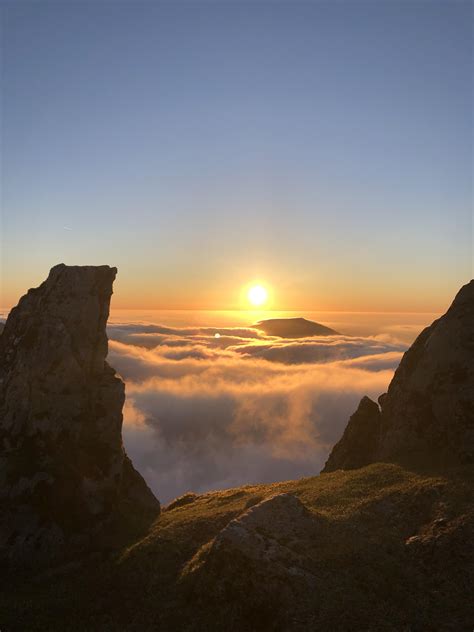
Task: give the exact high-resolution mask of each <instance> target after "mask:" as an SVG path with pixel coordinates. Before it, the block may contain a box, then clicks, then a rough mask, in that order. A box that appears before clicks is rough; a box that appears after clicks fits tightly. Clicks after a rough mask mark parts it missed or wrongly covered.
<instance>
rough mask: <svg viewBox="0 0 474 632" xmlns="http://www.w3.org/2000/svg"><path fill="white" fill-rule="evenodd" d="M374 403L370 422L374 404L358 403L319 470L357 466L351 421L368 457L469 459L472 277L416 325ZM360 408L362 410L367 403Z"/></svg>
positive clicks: (472, 454) (473, 409)
mask: <svg viewBox="0 0 474 632" xmlns="http://www.w3.org/2000/svg"><path fill="white" fill-rule="evenodd" d="M365 400H367V398H364V400H363V402H364V401H365ZM379 403H380V406H381V413H380V416H379V421H378V422H377V421H376V418H377V413H376V411H375V408H373V413H371V414H369V413H368V412H367V413H365V414H364V415H362V416H361V415H359V410H360V406H359V410H358V411H357V413H356V414H355V415H353V417H351V420H350V421H349V426H348V428H347V430H346V432H345V433H344V436H343V438H342V439H341V441H340V442H339V443H338V444H336V446H335V447H334V449H333V451H332V453H331V455H330V457H329V459H328V462H327V464H326V467H325V469H324V470H323V471H324V472H328V471H332V470H335V469H341V468H342V469H344V468H351V467H360V464H359V463H358V455H360V450H361V438H360V437H359V436H358V433H357V432H356V429H357V427H359V428H360V431H361V432H362V433H363V434H364V435H365V441H366V442H367V446H368V448H367V454H366V456H367V458H370V461H371V462H374V461H388V462H400V463H411V464H423V465H443V466H444V465H457V464H464V463H473V462H474V281H471V282H470V283H468V284H467V285H465V286H464V287H462V288H461V290H460V291H459V293H458V294H457V296H456V298H455V299H454V301H453V303H452V305H451V307H450V308H449V310H448V311H447V312H446V314H445V315H444V316H442V317H441V318H439V319H438V320H436V321H434V323H433V324H432V325H430V326H429V327H427V328H426V329H424V330H423V331H422V332H421V334H420V335H419V336H418V338H417V339H416V340H415V342H414V343H413V345H412V346H411V347H410V349H408V351H407V352H406V353H405V354H404V356H403V358H402V360H401V362H400V366H399V367H398V369H397V370H396V372H395V375H394V377H393V380H392V382H391V383H390V386H389V388H388V392H387V393H385V394H384V395H382V396H381V397H379ZM372 404H373V406H376V404H374V403H373V402H372ZM361 405H362V402H361ZM364 409H367V411H368V405H367V404H364ZM356 416H357V417H356ZM364 420H365V421H364ZM370 420H372V421H370ZM356 424H357V425H356ZM370 427H371V428H372V430H370ZM374 445H375V448H373V447H372V446H374ZM370 451H372V457H370ZM367 462H369V461H366V462H365V463H362V465H365V464H366V463H367Z"/></svg>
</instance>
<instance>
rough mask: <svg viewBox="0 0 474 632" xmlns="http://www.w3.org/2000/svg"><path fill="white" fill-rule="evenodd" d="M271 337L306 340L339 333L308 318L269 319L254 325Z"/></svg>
mask: <svg viewBox="0 0 474 632" xmlns="http://www.w3.org/2000/svg"><path fill="white" fill-rule="evenodd" d="M254 327H255V328H256V329H260V330H261V331H263V332H265V333H266V334H267V335H269V336H278V337H279V338H306V337H310V336H335V335H338V332H337V331H335V330H334V329H331V328H330V327H326V326H325V325H320V324H319V323H316V322H314V321H312V320H307V319H306V318H269V319H268V320H260V321H259V322H258V323H256V324H255V325H254Z"/></svg>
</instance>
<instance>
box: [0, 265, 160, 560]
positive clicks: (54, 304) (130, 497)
mask: <svg viewBox="0 0 474 632" xmlns="http://www.w3.org/2000/svg"><path fill="white" fill-rule="evenodd" d="M116 273H117V269H116V268H110V267H109V266H97V267H96V266H83V267H82V266H81V267H80V266H66V265H64V264H60V265H57V266H55V267H54V268H52V270H51V272H50V274H49V277H48V279H47V280H46V281H45V282H44V283H42V284H41V285H40V286H39V287H38V288H35V289H31V290H29V291H28V293H27V294H26V295H25V296H23V297H22V298H21V299H20V302H19V303H18V306H17V307H15V308H14V309H13V310H12V311H11V313H10V315H9V316H8V320H7V322H6V324H5V328H4V330H3V332H2V334H1V336H0V454H1V456H0V503H1V515H0V559H3V560H4V561H8V562H10V563H11V564H14V565H15V564H24V563H26V564H33V565H34V564H37V563H39V564H40V563H41V562H42V561H47V562H48V563H51V562H52V560H54V559H56V558H58V559H60V558H61V557H62V556H63V554H64V553H65V551H67V552H68V553H71V552H72V551H74V550H76V549H77V550H84V549H87V548H89V547H90V546H92V543H93V542H94V541H95V544H94V545H97V537H98V534H99V533H100V531H101V529H103V528H104V527H110V525H111V523H112V522H113V521H114V520H117V521H118V522H120V521H121V520H120V516H121V515H123V514H124V513H126V512H125V510H126V509H128V510H129V513H130V514H133V516H134V519H135V518H136V519H137V520H144V522H147V521H149V520H150V519H151V518H152V517H154V516H156V515H157V514H158V513H159V510H160V505H159V503H158V501H157V500H156V499H155V497H154V496H153V494H152V493H151V491H150V490H149V489H148V487H147V485H146V483H145V481H144V480H143V479H142V477H141V476H140V474H138V472H137V471H136V470H135V469H134V467H133V465H132V464H131V462H130V460H129V458H128V457H127V455H126V454H125V451H124V448H123V444H122V433H121V429H122V406H123V403H124V400H125V392H124V391H125V389H124V384H123V382H122V380H121V379H120V378H119V377H117V375H116V374H115V371H114V370H113V369H112V368H111V367H110V366H109V365H108V364H107V362H106V361H105V357H106V355H107V346H108V345H107V336H106V333H105V327H106V323H107V318H108V314H109V304H110V297H111V295H112V283H113V281H114V279H115V275H116ZM109 537H110V533H109Z"/></svg>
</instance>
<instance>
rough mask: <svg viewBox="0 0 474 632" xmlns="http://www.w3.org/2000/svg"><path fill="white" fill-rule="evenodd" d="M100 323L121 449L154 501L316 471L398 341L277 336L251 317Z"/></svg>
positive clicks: (374, 387) (388, 365) (379, 384)
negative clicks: (121, 391) (238, 322)
mask: <svg viewBox="0 0 474 632" xmlns="http://www.w3.org/2000/svg"><path fill="white" fill-rule="evenodd" d="M108 334H109V338H110V341H109V356H108V361H109V363H110V364H111V365H112V366H113V367H114V368H115V369H116V370H117V372H118V373H119V374H120V375H121V376H122V378H123V379H124V381H125V383H126V393H127V400H126V405H125V409H124V442H125V445H126V449H127V451H128V453H129V455H130V457H131V458H132V460H133V462H134V464H135V466H136V467H137V469H138V470H139V471H140V472H141V473H142V474H143V476H144V477H145V479H146V480H147V482H148V484H149V485H150V487H151V488H152V489H153V491H154V492H155V494H156V495H157V497H158V498H159V499H160V500H161V501H162V502H164V503H166V502H168V501H169V500H171V499H172V498H174V497H176V496H178V495H180V494H182V493H184V492H186V491H195V492H203V491H207V490H210V489H219V488H225V487H233V486H237V485H243V484H247V483H257V482H271V481H277V480H285V479H289V478H298V477H302V476H310V475H315V474H317V473H319V471H320V469H321V468H322V467H323V466H324V463H325V460H326V458H327V456H328V453H329V451H330V449H331V447H332V446H333V445H334V443H335V442H336V441H337V440H338V439H339V438H340V436H341V434H342V431H343V430H344V428H345V426H346V424H347V420H348V418H349V416H350V415H351V414H352V413H353V412H354V410H355V409H356V407H357V405H358V403H359V400H360V399H361V397H362V396H363V395H369V396H370V397H372V398H376V397H377V396H378V395H380V394H381V393H383V392H384V391H385V390H386V389H387V386H388V384H389V382H390V380H391V378H392V375H393V372H394V370H395V368H396V367H397V365H398V363H399V361H400V358H401V356H402V353H403V351H405V349H406V348H407V346H408V345H407V342H406V340H403V339H397V336H396V335H394V333H393V332H392V333H390V332H388V333H386V334H385V335H377V336H372V337H371V336H347V335H346V336H345V335H335V336H329V337H310V338H303V339H281V338H276V337H271V336H266V335H265V334H263V333H262V332H260V331H258V330H257V329H255V328H252V327H224V328H213V327H165V326H160V325H156V324H146V323H114V324H111V325H109V327H108ZM216 334H219V337H216Z"/></svg>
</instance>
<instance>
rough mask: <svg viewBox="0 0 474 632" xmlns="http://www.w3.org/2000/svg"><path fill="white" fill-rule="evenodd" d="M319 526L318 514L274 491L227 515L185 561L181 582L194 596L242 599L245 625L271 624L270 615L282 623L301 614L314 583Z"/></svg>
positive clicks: (239, 601)
mask: <svg viewBox="0 0 474 632" xmlns="http://www.w3.org/2000/svg"><path fill="white" fill-rule="evenodd" d="M325 530H326V523H325V520H324V518H323V517H322V516H319V515H318V514H314V513H312V512H311V511H309V510H308V509H307V508H306V507H305V506H304V505H303V503H302V502H301V501H300V500H299V499H298V498H297V497H296V496H294V495H293V494H289V493H282V494H277V495H275V496H272V497H270V498H268V499H265V500H263V501H261V502H260V503H258V504H257V505H254V506H253V507H251V508H250V509H248V510H247V511H245V512H244V513H243V514H241V515H240V516H238V517H237V518H234V519H233V520H231V521H230V522H229V524H228V525H227V526H226V527H224V529H222V530H221V531H220V533H218V535H217V536H216V537H215V538H214V539H213V540H212V541H211V542H210V543H209V544H207V545H204V546H203V547H202V548H201V549H200V550H199V551H198V553H197V554H196V556H195V557H194V558H193V559H192V560H191V561H190V562H189V563H188V565H187V566H186V567H185V569H184V573H183V578H182V581H185V582H187V583H189V584H191V586H192V593H191V595H192V596H193V597H194V598H195V597H196V596H197V597H198V598H199V596H200V597H201V598H202V599H205V600H206V601H207V602H209V600H211V601H215V603H216V604H220V603H222V602H225V603H234V604H245V606H244V608H245V609H246V610H247V611H249V612H251V613H252V614H251V619H252V624H253V626H255V627H252V628H251V629H273V627H267V625H268V622H269V621H271V620H272V619H273V620H274V621H279V623H280V624H281V625H283V624H285V625H286V624H287V619H292V620H294V618H295V616H297V615H296V613H298V616H302V612H304V611H305V608H306V607H307V605H308V603H309V600H308V596H309V595H312V594H314V591H315V589H316V587H317V585H318V577H317V574H318V570H317V569H318V557H319V554H318V552H317V550H318V546H320V545H321V541H322V540H324V535H325ZM241 610H242V608H241ZM239 614H241V612H240V613H239ZM303 619H304V617H303ZM285 625H283V627H282V628H280V629H286V627H285ZM249 629H250V628H249ZM292 629H294V628H292Z"/></svg>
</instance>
